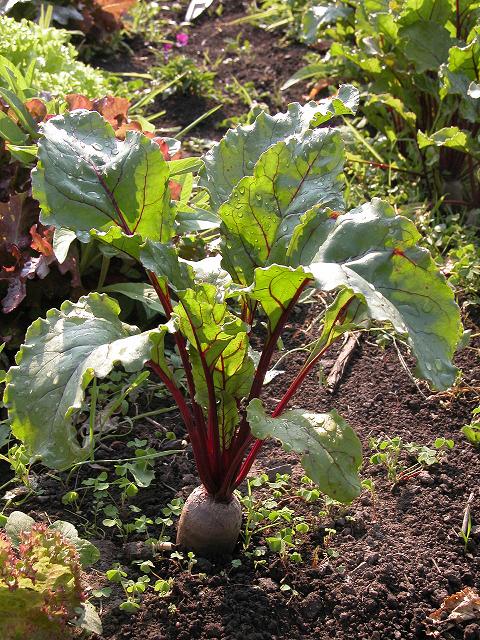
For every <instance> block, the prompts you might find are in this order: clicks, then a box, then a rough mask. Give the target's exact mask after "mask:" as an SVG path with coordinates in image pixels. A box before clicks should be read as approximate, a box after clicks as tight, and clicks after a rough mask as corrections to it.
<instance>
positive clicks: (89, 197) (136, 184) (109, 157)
mask: <svg viewBox="0 0 480 640" xmlns="http://www.w3.org/2000/svg"><path fill="white" fill-rule="evenodd" d="M38 154H39V163H38V165H37V169H36V170H35V171H34V172H33V173H32V180H33V188H34V195H35V197H36V198H37V199H38V200H39V202H40V205H41V207H42V217H41V219H42V221H43V222H44V223H45V224H53V225H55V226H63V227H67V228H68V229H72V230H74V231H76V232H87V233H89V232H90V230H91V229H96V230H98V231H104V232H105V231H108V230H109V229H110V228H111V227H113V226H117V227H121V228H122V229H123V231H125V232H127V231H129V232H130V233H133V232H135V233H138V234H139V235H141V236H142V237H144V238H150V239H152V240H160V241H162V242H165V241H167V240H168V239H169V238H170V237H171V236H172V234H173V224H174V210H173V209H172V207H171V205H170V191H169V189H168V178H169V171H168V166H167V163H166V162H165V160H164V158H163V155H162V153H161V151H160V148H159V147H158V145H157V144H156V143H155V142H153V141H152V140H149V139H148V138H146V137H145V136H144V135H142V134H141V133H138V132H132V131H128V132H127V134H126V138H125V141H120V140H117V139H116V137H115V133H114V131H113V129H112V127H111V126H110V125H109V124H108V123H107V122H106V121H105V120H104V119H103V118H102V117H101V116H100V114H98V113H97V112H95V111H81V110H79V111H73V112H72V113H67V114H65V115H63V116H57V117H55V118H52V119H51V120H49V121H48V122H46V123H45V124H44V125H43V137H42V138H41V140H40V142H39V148H38Z"/></svg>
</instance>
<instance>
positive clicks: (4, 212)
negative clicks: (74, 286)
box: [0, 193, 50, 313]
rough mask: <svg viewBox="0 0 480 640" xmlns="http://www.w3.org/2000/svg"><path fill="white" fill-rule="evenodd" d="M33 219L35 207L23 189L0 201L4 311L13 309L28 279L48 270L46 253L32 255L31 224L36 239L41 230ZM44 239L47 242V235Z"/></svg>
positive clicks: (7, 311) (17, 303)
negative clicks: (6, 199) (4, 287)
mask: <svg viewBox="0 0 480 640" xmlns="http://www.w3.org/2000/svg"><path fill="white" fill-rule="evenodd" d="M37 220H38V207H37V205H36V203H35V202H34V201H33V200H32V199H31V198H29V197H28V194H26V193H21V194H16V195H13V196H12V197H11V198H10V200H9V201H8V202H0V285H1V284H2V283H3V285H4V286H5V285H6V291H5V292H4V295H3V298H2V301H1V304H2V311H3V312H4V313H10V312H11V311H13V310H14V309H16V307H18V305H19V304H20V303H21V302H22V300H23V299H24V298H25V296H26V282H27V280H28V279H31V278H34V277H35V276H37V277H39V278H44V277H45V276H46V275H47V274H48V272H49V268H48V264H49V262H50V257H48V258H47V257H46V256H45V255H40V256H36V255H35V254H34V253H33V252H32V251H31V244H32V235H31V233H30V230H31V229H32V228H35V233H36V234H37V236H38V238H39V239H40V238H41V237H42V234H43V233H44V232H45V230H44V231H42V232H41V233H38V232H37V231H36V225H35V224H34V223H35V222H36V221H37ZM44 241H45V243H46V244H48V240H47V239H44ZM34 248H35V247H34ZM40 253H42V252H40ZM2 288H3V287H2Z"/></svg>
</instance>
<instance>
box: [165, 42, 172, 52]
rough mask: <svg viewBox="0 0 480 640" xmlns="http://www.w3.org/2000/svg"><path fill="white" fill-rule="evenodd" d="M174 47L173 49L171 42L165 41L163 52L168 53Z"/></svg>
mask: <svg viewBox="0 0 480 640" xmlns="http://www.w3.org/2000/svg"><path fill="white" fill-rule="evenodd" d="M172 49H173V44H171V43H170V42H165V43H164V45H163V52H164V53H168V52H169V51H171V50H172Z"/></svg>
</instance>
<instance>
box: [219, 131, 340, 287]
mask: <svg viewBox="0 0 480 640" xmlns="http://www.w3.org/2000/svg"><path fill="white" fill-rule="evenodd" d="M342 168H343V147H342V142H341V138H340V135H339V134H338V133H337V132H335V131H333V130H330V129H315V130H313V131H312V130H308V131H306V132H304V133H303V134H301V135H298V136H293V137H290V138H289V139H288V140H287V141H286V142H283V141H281V142H278V143H276V144H275V145H274V146H272V147H270V148H269V149H267V151H266V152H265V153H264V154H263V155H262V156H261V157H260V159H259V161H258V162H257V164H256V165H255V168H254V174H253V176H248V177H245V178H243V179H242V180H241V181H240V182H239V183H238V184H237V186H236V187H235V188H234V190H233V192H232V195H231V197H230V198H229V200H228V201H227V202H226V203H225V204H224V205H222V206H221V207H220V210H219V215H220V218H221V219H222V222H223V224H222V227H221V229H222V235H223V248H224V250H223V252H222V254H223V258H224V259H223V266H224V268H225V269H226V270H227V271H228V272H229V273H230V275H231V276H232V278H233V280H234V281H235V282H237V283H239V284H243V285H248V284H250V283H251V282H252V280H253V273H254V270H255V268H256V267H262V266H265V265H267V264H269V263H274V262H278V263H280V264H282V263H284V262H285V256H286V252H287V248H288V245H289V242H290V239H291V237H292V235H293V234H294V232H295V228H296V227H297V225H298V223H299V221H300V219H301V216H302V215H303V214H304V213H305V212H306V211H308V210H309V209H311V208H312V207H314V206H316V207H317V209H322V208H327V207H330V208H332V209H339V208H342V207H343V199H342V195H341V190H342V187H343V180H342V175H341V172H342Z"/></svg>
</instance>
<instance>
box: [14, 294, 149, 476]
mask: <svg viewBox="0 0 480 640" xmlns="http://www.w3.org/2000/svg"><path fill="white" fill-rule="evenodd" d="M119 312H120V308H119V306H118V304H117V303H116V302H115V301H114V300H112V299H111V298H109V297H108V296H106V295H104V294H103V295H102V294H97V293H91V294H90V295H89V296H86V297H83V298H80V300H79V301H78V302H77V303H71V302H68V301H67V302H65V303H64V304H63V305H62V306H61V308H60V310H57V309H52V310H51V311H49V312H48V313H47V318H46V319H45V320H43V319H38V320H36V321H35V322H34V323H33V324H32V325H31V326H30V328H29V329H28V331H27V335H26V339H25V344H24V345H23V347H22V348H21V350H20V351H19V353H18V355H17V366H14V367H12V368H11V369H10V370H9V372H8V374H7V386H6V390H5V403H6V406H7V408H8V410H9V417H10V420H11V425H12V432H13V434H14V435H15V436H16V437H17V438H19V439H20V440H22V442H23V443H24V444H25V445H26V447H27V449H28V451H29V453H30V454H31V455H35V456H41V458H42V461H43V462H44V464H46V465H47V466H49V467H53V468H56V469H62V468H65V467H68V466H70V465H72V464H73V463H74V462H77V461H79V460H82V459H83V458H85V456H86V455H87V454H88V443H86V444H83V445H82V444H80V443H79V442H78V440H77V434H76V430H75V428H74V426H73V425H72V414H73V413H74V412H75V410H77V409H79V408H80V407H81V406H82V402H83V399H84V395H85V389H86V387H87V385H88V384H89V382H90V381H91V380H92V378H93V377H94V376H96V377H98V378H103V377H105V376H106V375H108V374H109V373H110V371H111V370H112V368H113V367H114V366H115V365H116V364H121V365H122V366H123V367H124V368H125V369H126V371H138V370H139V369H141V368H142V367H143V365H144V363H145V362H146V361H147V360H148V359H149V358H150V350H151V342H150V335H151V332H146V333H139V331H138V329H137V328H136V327H132V326H130V325H127V324H125V323H123V322H121V321H120V320H119V318H118V314H119Z"/></svg>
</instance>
